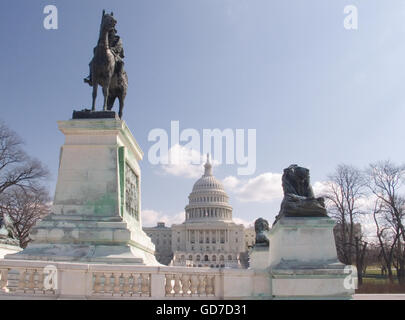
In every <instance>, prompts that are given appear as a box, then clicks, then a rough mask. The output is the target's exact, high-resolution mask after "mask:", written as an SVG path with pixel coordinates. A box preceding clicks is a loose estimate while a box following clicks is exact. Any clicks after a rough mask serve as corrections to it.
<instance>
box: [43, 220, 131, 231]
mask: <svg viewBox="0 0 405 320" xmlns="http://www.w3.org/2000/svg"><path fill="white" fill-rule="evenodd" d="M38 228H41V229H53V228H61V229H72V228H73V229H85V228H88V229H127V224H126V222H123V221H119V222H118V221H117V222H115V221H112V222H110V221H88V220H56V221H55V220H42V221H41V222H40V223H39V224H38V225H37V226H36V229H38Z"/></svg>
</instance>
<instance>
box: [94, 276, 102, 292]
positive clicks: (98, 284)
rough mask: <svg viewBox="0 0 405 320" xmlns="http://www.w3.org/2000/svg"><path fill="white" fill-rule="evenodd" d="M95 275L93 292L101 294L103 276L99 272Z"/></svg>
mask: <svg viewBox="0 0 405 320" xmlns="http://www.w3.org/2000/svg"><path fill="white" fill-rule="evenodd" d="M93 275H94V285H93V290H94V292H95V293H100V291H101V275H100V273H98V272H95V273H93Z"/></svg>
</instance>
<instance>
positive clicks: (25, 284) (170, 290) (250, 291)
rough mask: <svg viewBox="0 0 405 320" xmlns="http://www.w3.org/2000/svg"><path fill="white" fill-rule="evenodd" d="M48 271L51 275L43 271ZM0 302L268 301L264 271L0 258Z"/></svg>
mask: <svg viewBox="0 0 405 320" xmlns="http://www.w3.org/2000/svg"><path fill="white" fill-rule="evenodd" d="M49 270H51V272H54V274H53V275H51V274H50V273H49ZM0 276H1V278H0V284H1V287H0V297H1V298H22V297H26V298H46V299H58V298H79V299H198V300H201V299H244V298H252V297H255V296H256V297H262V298H266V297H267V298H270V296H271V295H270V282H271V281H270V278H269V274H268V273H266V272H263V273H258V272H255V271H253V270H247V269H211V268H187V267H167V266H161V267H148V266H135V265H108V264H85V263H61V262H57V263H52V262H45V261H16V260H14V261H13V260H0Z"/></svg>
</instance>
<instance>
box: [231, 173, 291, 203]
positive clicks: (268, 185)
mask: <svg viewBox="0 0 405 320" xmlns="http://www.w3.org/2000/svg"><path fill="white" fill-rule="evenodd" d="M223 183H224V186H225V189H226V191H228V192H230V193H233V194H235V195H236V198H237V199H238V200H239V201H241V202H270V201H273V200H281V199H282V197H283V189H282V187H281V174H280V173H272V172H266V173H263V174H260V175H258V176H257V177H254V178H252V179H249V180H240V179H238V178H236V177H234V176H229V177H226V178H225V179H224V181H223Z"/></svg>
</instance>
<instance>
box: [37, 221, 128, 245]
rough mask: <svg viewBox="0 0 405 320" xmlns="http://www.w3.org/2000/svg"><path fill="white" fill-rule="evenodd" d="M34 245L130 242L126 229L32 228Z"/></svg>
mask: <svg viewBox="0 0 405 320" xmlns="http://www.w3.org/2000/svg"><path fill="white" fill-rule="evenodd" d="M30 236H31V238H32V239H33V240H34V243H53V244H56V243H78V242H80V243H122V242H128V241H129V240H131V232H130V231H129V230H128V229H126V228H111V227H110V228H100V227H97V228H94V227H80V228H79V227H77V228H67V227H46V226H45V227H42V226H40V225H39V226H38V227H36V228H34V229H33V230H32V232H31V234H30Z"/></svg>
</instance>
